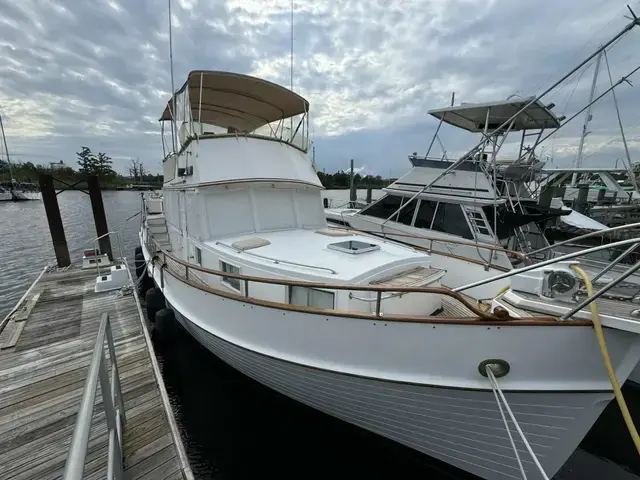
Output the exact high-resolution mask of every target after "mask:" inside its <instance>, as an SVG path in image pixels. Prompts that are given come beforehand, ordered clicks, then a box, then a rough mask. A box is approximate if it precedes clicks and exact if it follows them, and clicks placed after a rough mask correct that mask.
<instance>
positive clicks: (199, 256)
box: [195, 247, 202, 266]
mask: <svg viewBox="0 0 640 480" xmlns="http://www.w3.org/2000/svg"><path fill="white" fill-rule="evenodd" d="M195 257H196V263H197V264H198V265H200V266H202V250H200V248H198V247H195Z"/></svg>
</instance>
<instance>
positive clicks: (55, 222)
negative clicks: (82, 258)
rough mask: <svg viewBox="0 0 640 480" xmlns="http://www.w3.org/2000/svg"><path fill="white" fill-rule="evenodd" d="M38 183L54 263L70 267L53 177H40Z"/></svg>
mask: <svg viewBox="0 0 640 480" xmlns="http://www.w3.org/2000/svg"><path fill="white" fill-rule="evenodd" d="M39 181H40V191H41V192H42V201H43V203H44V211H45V212H46V214H47V222H48V223H49V232H51V241H52V242H53V251H54V253H55V255H56V261H57V262H58V267H67V266H69V265H71V257H70V256H69V247H68V246H67V238H66V237H65V235H64V226H63V225H62V216H61V215H60V207H59V206H58V197H57V196H56V189H55V188H54V185H53V177H52V176H51V175H40V178H39Z"/></svg>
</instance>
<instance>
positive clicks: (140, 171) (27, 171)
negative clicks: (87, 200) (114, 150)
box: [0, 146, 162, 188]
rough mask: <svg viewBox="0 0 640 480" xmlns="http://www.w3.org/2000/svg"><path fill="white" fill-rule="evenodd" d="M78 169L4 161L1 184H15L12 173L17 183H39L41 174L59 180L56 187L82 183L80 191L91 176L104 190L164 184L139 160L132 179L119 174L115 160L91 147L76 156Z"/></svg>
mask: <svg viewBox="0 0 640 480" xmlns="http://www.w3.org/2000/svg"><path fill="white" fill-rule="evenodd" d="M76 157H77V165H78V169H77V170H76V169H74V168H72V167H71V166H69V165H66V164H65V163H64V162H63V161H62V160H60V162H59V163H51V164H48V165H41V164H38V165H35V164H33V163H32V162H22V163H14V162H11V166H9V164H8V162H6V161H5V160H2V159H0V183H4V184H7V183H9V182H10V181H11V179H10V176H9V171H11V173H12V174H13V180H14V181H15V182H17V183H36V184H37V183H38V179H39V177H40V175H41V174H46V175H51V176H53V178H54V180H55V186H56V188H65V187H66V186H67V184H68V185H73V184H76V183H78V182H80V183H78V185H77V187H78V188H84V187H86V183H85V182H86V179H87V177H88V176H90V175H97V176H98V178H99V179H100V185H101V186H102V188H122V187H126V186H127V185H130V184H133V183H148V184H162V175H151V174H149V173H148V172H147V171H146V170H145V169H144V167H143V165H142V163H141V162H140V161H139V160H138V159H137V158H136V159H132V160H131V165H135V168H134V169H132V168H131V167H130V168H129V173H130V177H126V176H122V175H120V174H118V173H116V172H115V171H114V170H113V168H112V166H111V165H112V164H113V161H112V159H111V157H109V156H108V155H106V154H105V153H103V152H98V153H94V152H92V151H91V149H90V148H88V147H84V146H83V147H81V151H80V152H77V153H76ZM9 167H11V169H10V168H9Z"/></svg>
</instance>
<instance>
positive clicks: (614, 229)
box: [526, 223, 640, 258]
mask: <svg viewBox="0 0 640 480" xmlns="http://www.w3.org/2000/svg"><path fill="white" fill-rule="evenodd" d="M634 228H640V223H630V224H628V225H619V226H617V227H611V228H607V229H605V230H595V231H593V232H589V233H585V234H584V235H580V236H578V237H573V238H570V239H568V240H563V241H561V242H556V243H554V244H553V245H547V246H546V247H542V248H539V249H538V250H534V251H533V252H529V253H527V254H526V256H527V257H529V258H531V257H532V256H533V255H539V254H540V253H542V252H546V251H547V250H552V249H554V248H557V247H560V246H562V245H568V244H571V243H574V242H577V241H580V240H584V239H585V238H591V237H598V236H604V235H608V234H609V233H611V232H617V231H621V230H631V229H634Z"/></svg>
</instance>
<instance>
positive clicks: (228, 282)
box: [219, 260, 242, 293]
mask: <svg viewBox="0 0 640 480" xmlns="http://www.w3.org/2000/svg"><path fill="white" fill-rule="evenodd" d="M219 262H220V271H221V272H225V273H233V274H236V275H240V274H241V273H242V270H241V269H240V267H239V266H237V265H234V264H233V263H230V262H227V261H226V260H219ZM225 265H226V266H229V267H232V268H235V269H237V270H238V271H237V272H233V271H228V270H225ZM233 281H236V282H238V287H236V286H235V285H233V283H231V282H233ZM220 283H221V284H222V285H224V286H226V287H227V288H230V289H231V290H233V291H234V292H237V293H242V280H240V279H238V278H231V277H225V276H224V275H222V276H221V277H220Z"/></svg>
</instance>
